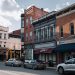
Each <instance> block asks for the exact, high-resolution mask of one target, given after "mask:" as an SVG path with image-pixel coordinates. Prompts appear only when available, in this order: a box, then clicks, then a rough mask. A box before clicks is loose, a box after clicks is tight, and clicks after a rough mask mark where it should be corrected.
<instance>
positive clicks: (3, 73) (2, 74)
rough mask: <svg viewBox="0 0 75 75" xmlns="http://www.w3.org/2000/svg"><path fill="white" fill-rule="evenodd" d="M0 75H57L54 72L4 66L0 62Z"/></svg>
mask: <svg viewBox="0 0 75 75" xmlns="http://www.w3.org/2000/svg"><path fill="white" fill-rule="evenodd" d="M0 75H58V74H57V72H56V71H55V70H32V69H25V68H23V67H10V66H5V65H4V63H2V62H0Z"/></svg>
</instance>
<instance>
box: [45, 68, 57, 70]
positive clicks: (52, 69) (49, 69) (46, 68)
mask: <svg viewBox="0 0 75 75" xmlns="http://www.w3.org/2000/svg"><path fill="white" fill-rule="evenodd" d="M46 69H47V70H56V67H47V68H46Z"/></svg>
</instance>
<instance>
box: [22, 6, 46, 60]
mask: <svg viewBox="0 0 75 75" xmlns="http://www.w3.org/2000/svg"><path fill="white" fill-rule="evenodd" d="M46 13H47V12H46V11H44V10H43V9H42V8H41V9H40V8H37V7H35V6H31V7H30V8H28V9H27V10H25V11H24V13H23V14H22V15H21V39H22V55H23V54H25V59H32V58H33V47H34V46H33V44H32V43H33V42H34V33H33V30H34V27H33V25H32V21H33V20H36V19H38V18H40V17H41V16H43V15H45V14H46Z"/></svg>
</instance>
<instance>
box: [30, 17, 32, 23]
mask: <svg viewBox="0 0 75 75" xmlns="http://www.w3.org/2000/svg"><path fill="white" fill-rule="evenodd" d="M30 24H32V16H31V17H30Z"/></svg>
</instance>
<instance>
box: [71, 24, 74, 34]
mask: <svg viewBox="0 0 75 75" xmlns="http://www.w3.org/2000/svg"><path fill="white" fill-rule="evenodd" d="M70 34H71V35H74V23H70Z"/></svg>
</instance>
